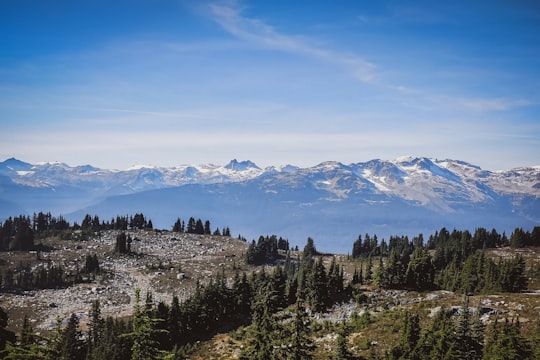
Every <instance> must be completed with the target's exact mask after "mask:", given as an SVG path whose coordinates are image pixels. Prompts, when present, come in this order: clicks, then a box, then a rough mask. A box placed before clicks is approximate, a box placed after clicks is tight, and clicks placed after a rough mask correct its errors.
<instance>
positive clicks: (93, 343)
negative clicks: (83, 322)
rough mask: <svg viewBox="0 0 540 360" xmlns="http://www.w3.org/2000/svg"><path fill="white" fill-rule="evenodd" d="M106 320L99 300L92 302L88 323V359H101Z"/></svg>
mask: <svg viewBox="0 0 540 360" xmlns="http://www.w3.org/2000/svg"><path fill="white" fill-rule="evenodd" d="M104 329H105V321H104V320H103V318H102V317H101V308H100V304H99V300H95V301H93V302H92V309H91V310H90V321H89V323H88V338H87V355H86V359H96V360H97V359H99V356H98V353H99V347H100V344H101V342H102V340H103V338H102V336H103V332H104Z"/></svg>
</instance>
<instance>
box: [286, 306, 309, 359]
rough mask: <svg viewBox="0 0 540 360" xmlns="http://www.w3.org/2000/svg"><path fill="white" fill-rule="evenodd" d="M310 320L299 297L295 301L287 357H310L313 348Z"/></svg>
mask: <svg viewBox="0 0 540 360" xmlns="http://www.w3.org/2000/svg"><path fill="white" fill-rule="evenodd" d="M309 334H310V320H309V317H308V314H307V312H306V309H305V305H304V302H303V301H302V299H299V300H298V301H297V302H296V307H295V317H294V320H293V331H292V349H291V350H290V352H289V356H288V359H291V360H303V359H312V358H313V350H314V348H315V346H314V344H313V341H312V340H311V338H310V336H309Z"/></svg>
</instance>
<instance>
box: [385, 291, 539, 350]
mask: <svg viewBox="0 0 540 360" xmlns="http://www.w3.org/2000/svg"><path fill="white" fill-rule="evenodd" d="M499 320H502V321H499ZM538 324H539V325H538V328H537V333H536V335H535V339H534V341H532V342H530V341H528V340H527V339H525V338H524V337H523V336H522V335H521V333H520V324H519V320H518V319H511V320H510V319H508V318H504V319H495V321H493V323H492V325H491V326H490V327H489V328H488V329H486V327H485V326H484V324H483V323H482V321H481V320H480V311H479V309H478V310H477V311H476V312H475V313H473V312H472V311H471V309H470V308H469V306H468V298H466V299H465V301H464V305H463V307H462V308H461V313H460V315H459V316H458V317H457V319H456V317H455V316H453V312H452V311H451V310H449V309H442V310H441V311H439V312H438V313H437V314H436V315H435V317H434V318H433V320H432V322H431V325H429V326H427V327H426V328H425V329H422V328H421V325H420V318H419V316H418V314H410V313H406V314H405V317H404V321H403V326H402V329H401V331H400V337H399V341H398V344H397V345H396V346H394V347H393V348H392V350H391V351H390V353H389V354H387V356H386V358H387V359H392V360H424V359H425V360H430V359H456V360H457V359H471V360H482V359H485V360H493V359H500V360H503V359H505V360H506V359H508V360H511V359H512V360H514V359H515V360H518V359H519V360H528V359H530V360H532V359H538V356H540V342H538V340H540V322H539V323H538Z"/></svg>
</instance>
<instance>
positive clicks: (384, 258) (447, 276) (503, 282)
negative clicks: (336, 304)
mask: <svg viewBox="0 0 540 360" xmlns="http://www.w3.org/2000/svg"><path fill="white" fill-rule="evenodd" d="M502 246H512V247H523V246H540V227H535V228H534V229H533V231H532V232H528V231H524V230H523V229H521V228H517V229H516V230H515V231H514V232H513V233H512V234H511V236H510V238H509V239H508V238H507V237H506V235H505V234H504V233H503V234H498V233H497V232H496V231H495V230H492V231H491V232H488V231H487V230H485V229H483V228H478V229H476V231H475V233H474V235H473V234H471V233H470V232H469V231H467V230H465V231H458V230H454V231H452V232H451V233H450V232H449V231H447V230H446V229H445V228H443V229H441V230H440V231H437V232H435V234H433V235H431V236H430V237H429V240H428V241H427V243H426V244H424V238H423V236H422V235H421V234H420V235H419V236H417V237H414V238H413V239H412V240H409V239H408V237H407V236H392V237H390V239H389V241H388V242H386V241H385V240H384V239H383V240H382V241H380V242H379V241H378V240H377V237H376V235H375V236H373V237H371V236H369V235H368V234H366V236H365V238H364V239H363V240H362V237H361V236H359V237H358V239H357V240H356V241H355V242H354V243H353V248H352V256H353V258H357V259H361V260H362V262H367V265H366V266H365V267H364V266H362V267H361V268H360V271H358V270H357V271H355V274H354V282H355V283H374V284H376V285H378V286H380V287H382V288H402V289H415V290H430V289H435V288H438V289H445V290H449V291H459V292H462V293H487V292H493V291H502V292H519V291H522V290H525V289H526V288H527V277H526V268H525V261H524V260H523V258H522V256H521V255H516V256H515V257H513V258H511V259H503V258H499V259H498V260H494V259H491V258H487V257H486V255H485V252H486V250H488V249H491V248H496V247H502ZM375 257H377V258H378V266H376V267H375V266H374V264H373V259H374V258H375ZM364 268H365V271H364ZM374 269H375V270H374Z"/></svg>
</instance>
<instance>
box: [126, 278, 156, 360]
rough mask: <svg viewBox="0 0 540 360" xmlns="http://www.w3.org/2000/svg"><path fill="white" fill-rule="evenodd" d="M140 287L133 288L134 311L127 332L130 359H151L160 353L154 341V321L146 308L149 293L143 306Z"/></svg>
mask: <svg viewBox="0 0 540 360" xmlns="http://www.w3.org/2000/svg"><path fill="white" fill-rule="evenodd" d="M140 297H141V296H140V289H138V288H137V289H135V312H134V314H133V331H132V332H131V333H130V334H128V335H127V336H129V337H130V338H131V339H132V340H133V345H132V347H131V352H132V354H131V359H132V360H152V359H159V358H160V356H161V355H162V353H161V351H160V350H159V348H158V344H157V342H156V341H155V335H156V333H157V330H156V326H155V324H156V321H154V319H153V318H152V317H151V313H150V311H149V309H148V306H149V303H148V300H149V299H151V298H152V297H151V294H150V293H148V294H147V297H146V299H147V302H146V303H145V307H142V306H141V304H140V301H141V300H140Z"/></svg>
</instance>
